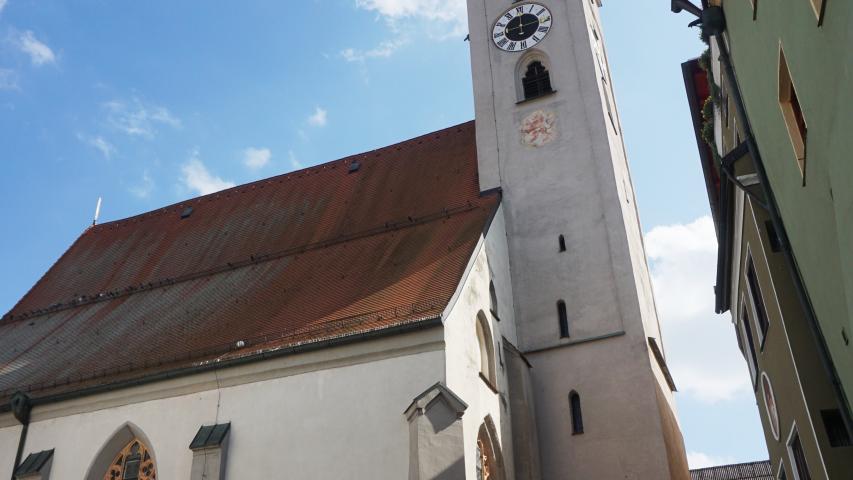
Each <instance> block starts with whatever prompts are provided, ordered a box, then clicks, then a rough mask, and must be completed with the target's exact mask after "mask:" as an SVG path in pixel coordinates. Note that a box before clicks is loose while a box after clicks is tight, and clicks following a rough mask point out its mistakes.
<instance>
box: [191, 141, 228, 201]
mask: <svg viewBox="0 0 853 480" xmlns="http://www.w3.org/2000/svg"><path fill="white" fill-rule="evenodd" d="M181 172H182V173H183V177H182V178H181V181H182V182H183V183H184V186H185V187H187V188H188V189H190V190H192V191H195V192H196V193H198V194H199V195H207V194H208V193H213V192H218V191H219V190H224V189H226V188H231V187H233V186H234V182H230V181H227V180H223V179H221V178H219V177H217V176H215V175H213V174H212V173H210V172H209V171H208V170H207V167H205V166H204V163H202V161H201V159H200V158H199V156H198V150H193V152H192V154H190V159H189V160H188V161H187V163H185V164H183V165H182V166H181Z"/></svg>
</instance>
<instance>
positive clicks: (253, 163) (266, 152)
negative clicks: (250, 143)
mask: <svg viewBox="0 0 853 480" xmlns="http://www.w3.org/2000/svg"><path fill="white" fill-rule="evenodd" d="M271 157H272V152H270V149H269V148H254V147H249V148H247V149H245V150H243V164H245V165H246V166H247V167H249V169H251V170H258V169H259V168H263V167H265V166H266V165H267V164H268V163H269V162H270V158H271Z"/></svg>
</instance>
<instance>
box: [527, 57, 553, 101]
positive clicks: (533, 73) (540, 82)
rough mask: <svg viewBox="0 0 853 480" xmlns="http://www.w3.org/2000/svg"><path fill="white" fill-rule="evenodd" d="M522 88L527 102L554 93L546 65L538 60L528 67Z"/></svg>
mask: <svg viewBox="0 0 853 480" xmlns="http://www.w3.org/2000/svg"><path fill="white" fill-rule="evenodd" d="M521 86H522V89H523V90H524V99H525V100H529V99H531V98H536V97H540V96H542V95H545V94H548V93H551V92H552V91H553V90H551V75H550V74H549V73H548V69H547V68H545V65H543V64H542V62H540V61H538V60H536V61H533V62H530V63H529V64H528V65H527V69H526V70H525V72H524V77H522V79H521Z"/></svg>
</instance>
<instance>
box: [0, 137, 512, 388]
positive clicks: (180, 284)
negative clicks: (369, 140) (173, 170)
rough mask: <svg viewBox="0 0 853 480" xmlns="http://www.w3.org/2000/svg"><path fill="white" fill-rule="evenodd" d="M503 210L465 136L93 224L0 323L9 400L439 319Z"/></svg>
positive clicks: (0, 363) (0, 374) (424, 140)
mask: <svg viewBox="0 0 853 480" xmlns="http://www.w3.org/2000/svg"><path fill="white" fill-rule="evenodd" d="M354 164H357V165H358V169H357V170H356V171H354V172H351V171H350V170H352V168H350V167H351V166H352V165H354ZM498 201H499V199H498V197H497V195H486V196H481V195H480V194H479V188H478V180H477V158H476V149H475V140H474V123H473V122H469V123H466V124H462V125H459V126H456V127H451V128H448V129H445V130H441V131H438V132H435V133H432V134H429V135H425V136H422V137H418V138H414V139H412V140H408V141H406V142H403V143H400V144H397V145H392V146H389V147H385V148H382V149H379V150H375V151H372V152H368V153H364V154H359V155H354V156H351V157H347V158H344V159H341V160H337V161H334V162H330V163H326V164H323V165H318V166H316V167H311V168H308V169H305V170H301V171H298V172H293V173H289V174H285V175H280V176H277V177H272V178H269V179H266V180H261V181H258V182H254V183H250V184H247V185H242V186H238V187H234V188H231V189H228V190H224V191H221V192H218V193H214V194H210V195H205V196H202V197H198V198H194V199H192V200H187V201H185V202H181V203H179V204H175V205H171V206H168V207H165V208H162V209H159V210H155V211H152V212H148V213H145V214H142V215H138V216H135V217H131V218H127V219H124V220H118V221H115V222H109V223H104V224H101V225H97V226H94V227H92V228H90V229H88V230H86V231H85V232H84V233H83V234H82V235H81V236H80V237H79V238H78V239H77V241H75V242H74V244H73V245H72V246H71V247H70V248H69V249H68V251H67V252H65V254H64V255H63V256H62V257H61V258H60V259H59V260H58V261H57V262H56V264H54V265H53V267H51V268H50V269H49V270H48V272H47V273H46V274H45V275H44V276H43V277H42V278H41V279H40V280H39V281H38V283H36V285H35V286H34V287H33V288H32V289H31V290H30V291H29V292H28V293H27V294H26V295H25V296H24V297H23V298H22V299H21V300H20V301H19V302H18V304H17V305H15V307H14V308H13V309H12V310H11V311H10V312H9V313H8V314H7V315H6V316H4V317H3V318H2V321H0V396H6V395H8V394H10V393H11V392H13V391H14V390H17V389H21V390H25V391H30V392H31V394H32V395H34V396H39V395H44V394H47V393H57V392H62V391H68V390H74V389H80V388H82V387H83V386H94V385H101V384H107V383H110V382H115V381H116V380H117V379H127V378H132V377H134V376H139V375H143V374H145V375H147V374H149V373H151V372H155V371H170V370H175V369H181V368H184V367H187V366H192V365H197V364H199V363H200V362H203V361H207V360H210V359H212V358H226V359H227V358H235V357H245V356H251V355H257V354H259V353H260V352H264V351H270V350H271V349H280V348H283V347H287V346H292V345H296V344H304V343H310V342H318V341H321V340H324V339H329V338H335V337H342V336H348V335H355V334H359V333H364V332H369V331H376V330H378V329H385V328H390V327H396V326H400V325H402V324H406V323H411V322H418V321H423V320H425V319H431V318H435V317H437V316H438V315H440V313H441V312H442V310H443V309H444V308H445V307H446V305H447V303H448V302H449V300H450V297H451V296H452V295H453V292H454V291H455V289H456V287H457V284H458V283H459V281H460V279H461V276H462V274H463V271H464V269H465V266H466V264H467V262H468V260H469V258H470V256H471V254H472V252H473V249H474V247H475V245H476V243H477V241H478V239H479V236H480V234H481V233H482V231H483V229H484V228H485V227H486V225H487V223H488V220H489V218H490V216H491V215H492V214H493V212H494V210H495V208H496V206H497V203H498ZM188 207H192V213H191V214H190V215H189V217H187V218H183V219H182V218H181V214H182V213H183V212H185V211H186V210H187V208H188Z"/></svg>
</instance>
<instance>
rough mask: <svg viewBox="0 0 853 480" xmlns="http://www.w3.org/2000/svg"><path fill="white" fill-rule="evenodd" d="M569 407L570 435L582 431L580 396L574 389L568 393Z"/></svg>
mask: <svg viewBox="0 0 853 480" xmlns="http://www.w3.org/2000/svg"><path fill="white" fill-rule="evenodd" d="M569 408H570V409H571V412H572V435H579V434H581V433H583V413H581V396H580V395H578V392H575V391H574V390H573V391H572V393H570V394H569Z"/></svg>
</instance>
